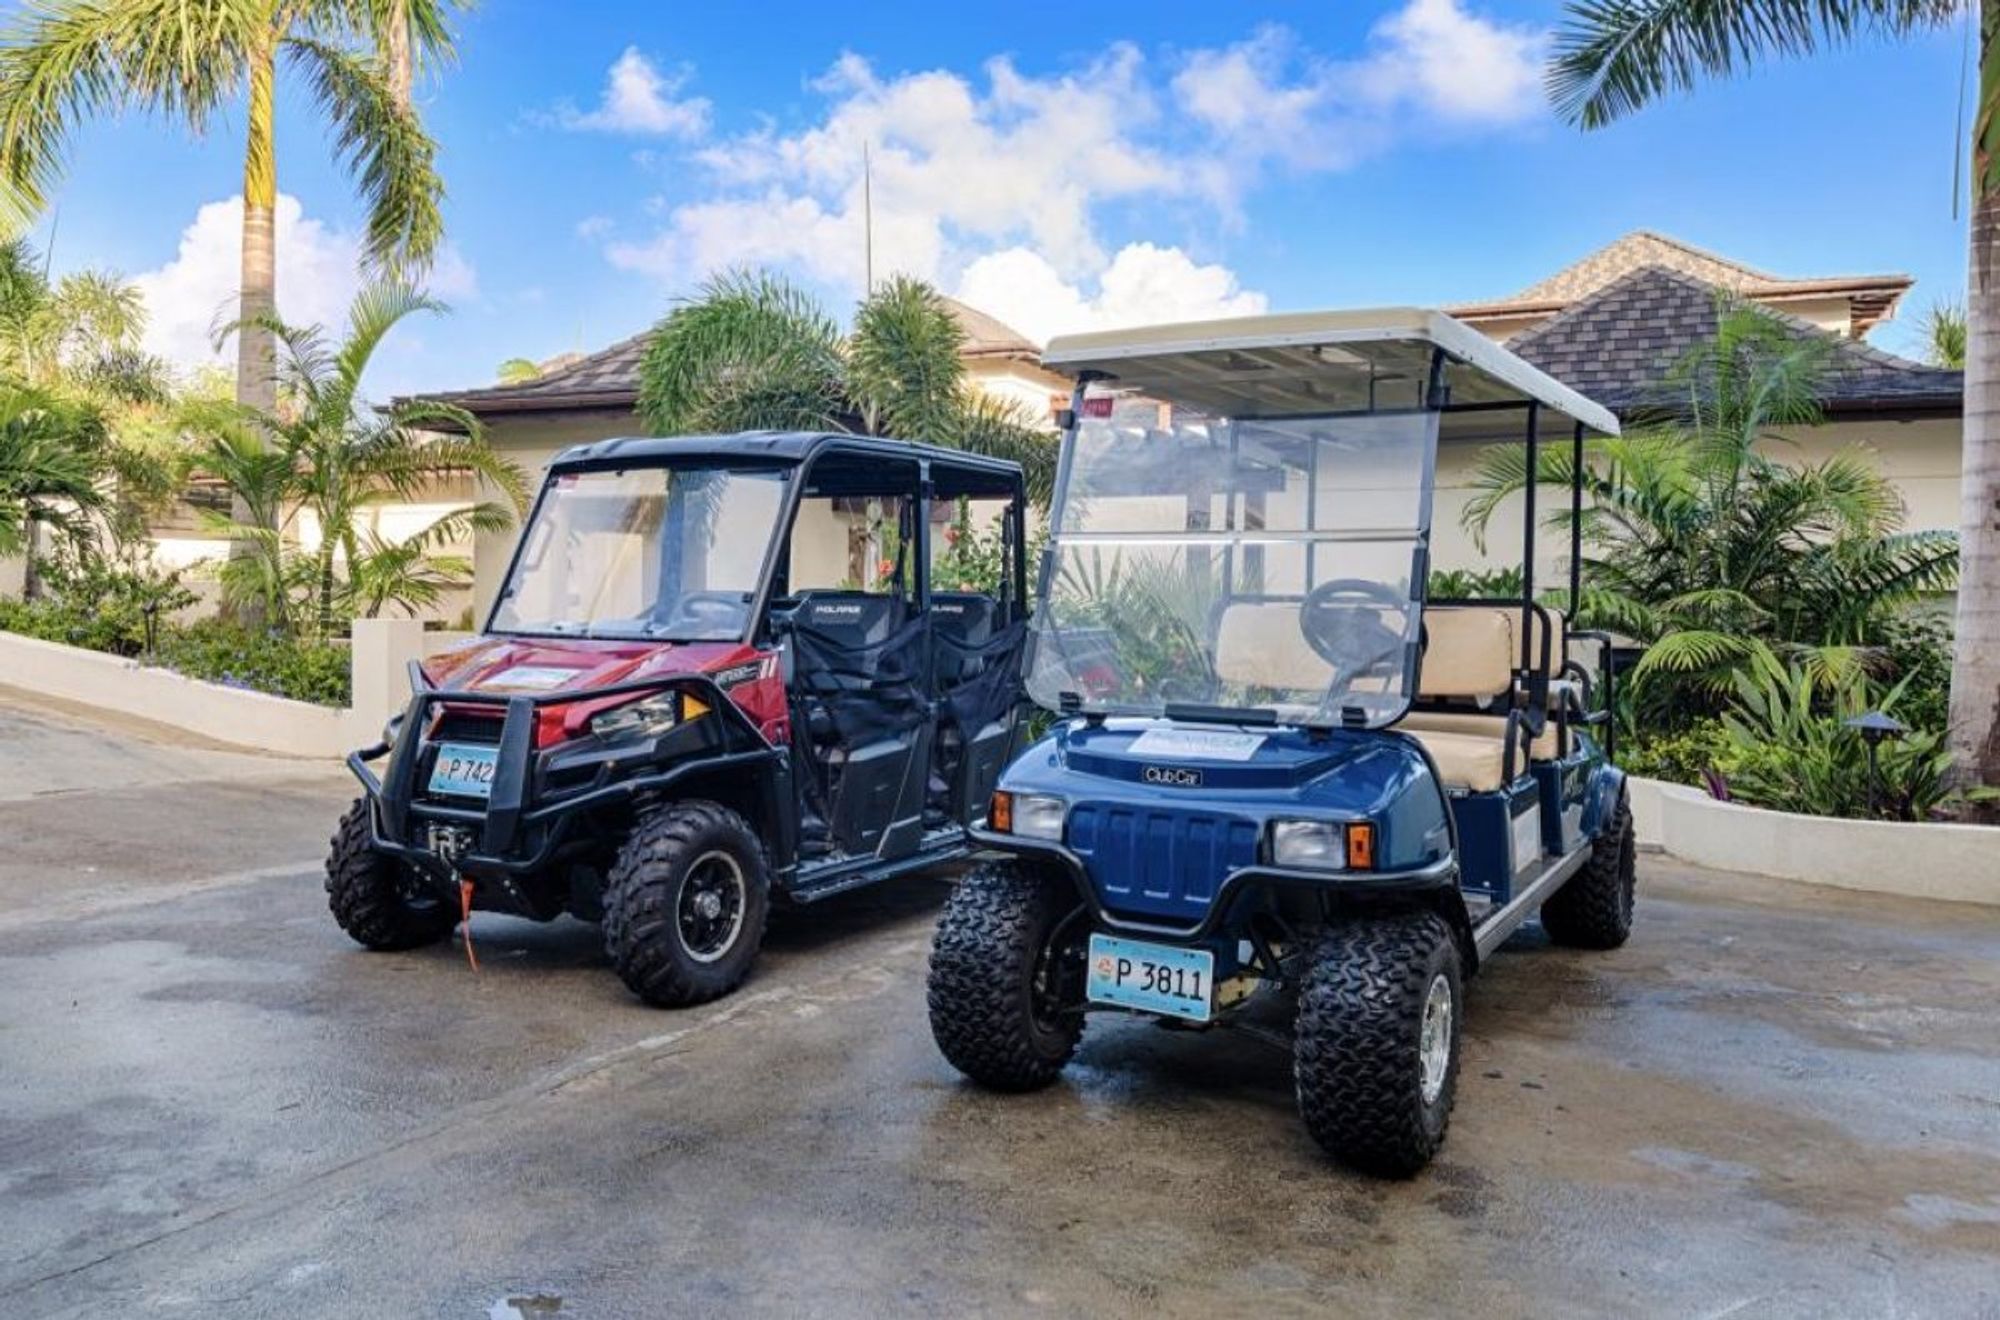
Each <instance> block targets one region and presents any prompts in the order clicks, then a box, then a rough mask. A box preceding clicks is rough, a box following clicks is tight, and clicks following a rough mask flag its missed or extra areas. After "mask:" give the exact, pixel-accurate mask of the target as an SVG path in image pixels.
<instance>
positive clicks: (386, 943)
mask: <svg viewBox="0 0 2000 1320" xmlns="http://www.w3.org/2000/svg"><path fill="white" fill-rule="evenodd" d="M370 811H371V808H370V806H369V804H368V799H367V798H356V799H355V801H354V805H353V806H351V807H349V808H348V809H347V814H346V815H345V816H342V817H341V818H340V825H339V827H338V828H337V829H335V831H334V834H333V842H332V847H331V849H330V850H329V851H328V853H327V855H326V905H327V907H328V908H330V909H332V911H333V919H334V920H335V921H337V922H339V923H340V928H341V929H342V930H344V931H346V932H347V933H348V935H349V936H351V937H352V938H353V940H354V942H355V943H357V944H362V945H366V946H367V947H368V948H371V949H376V950H381V951H385V952H386V951H393V950H399V949H416V948H421V947H423V946H424V945H426V944H435V943H437V942H438V941H439V940H441V939H443V938H444V937H445V936H447V935H449V934H451V932H452V928H453V927H454V926H456V925H458V912H457V910H456V909H454V908H453V907H452V906H451V904H449V903H447V902H446V901H444V900H443V899H442V898H441V897H439V896H438V895H437V894H436V893H435V892H434V891H432V889H431V888H430V886H428V885H427V884H426V883H425V882H424V880H423V878H422V877H421V876H419V875H417V873H416V872H415V871H414V870H413V869H412V868H411V867H410V866H409V865H408V864H407V863H405V862H402V861H399V860H397V859H396V858H394V857H390V856H387V855H385V854H383V853H379V852H377V851H375V841H374V838H373V836H372V831H371V829H370V822H369V813H370Z"/></svg>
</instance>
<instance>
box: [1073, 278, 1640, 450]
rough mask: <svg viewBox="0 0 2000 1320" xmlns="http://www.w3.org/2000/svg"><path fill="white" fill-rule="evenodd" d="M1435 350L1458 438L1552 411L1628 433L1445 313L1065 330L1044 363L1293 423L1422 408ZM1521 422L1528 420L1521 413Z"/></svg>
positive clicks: (1558, 425)
mask: <svg viewBox="0 0 2000 1320" xmlns="http://www.w3.org/2000/svg"><path fill="white" fill-rule="evenodd" d="M1435 350H1443V352H1444V354H1445V355H1446V357H1447V359H1448V360H1449V362H1450V363H1451V368H1450V370H1449V373H1448V377H1447V380H1448V383H1449V385H1450V391H1451V392H1450V403H1449V405H1448V406H1447V407H1446V408H1445V409H1444V411H1445V413H1446V415H1447V426H1446V434H1447V435H1448V436H1452V437H1457V436H1461V435H1462V436H1465V437H1468V438H1469V437H1471V436H1473V435H1475V434H1479V433H1484V432H1489V431H1490V432H1497V433H1506V432H1508V431H1511V432H1512V433H1513V434H1514V435H1516V436H1518V435H1519V433H1520V432H1519V426H1518V423H1515V422H1508V421H1503V420H1502V419H1501V418H1498V417H1489V418H1488V419H1487V420H1486V421H1485V422H1483V423H1482V422H1475V421H1473V420H1472V419H1474V418H1476V417H1478V416H1479V415H1480V414H1482V413H1493V412H1496V411H1499V412H1502V415H1503V416H1504V415H1505V410H1507V409H1508V408H1509V407H1510V405H1512V406H1519V405H1525V404H1527V403H1529V402H1534V403H1538V404H1540V405H1541V426H1540V428H1539V429H1541V430H1543V431H1547V432H1551V433H1555V432H1562V431H1567V430H1569V429H1571V427H1572V426H1573V425H1574V424H1575V423H1578V422H1581V423H1582V424H1583V425H1584V426H1585V427H1586V428H1587V429H1589V430H1592V431H1596V432H1599V433H1601V434H1605V435H1616V434H1617V433H1618V419H1617V418H1616V417H1614V416H1612V414H1611V412H1610V410H1608V409H1606V408H1604V407H1602V406H1601V405H1599V404H1596V403H1593V402H1591V401H1590V400H1589V399H1586V398H1585V397H1584V396H1583V395H1581V394H1578V393H1577V392H1576V391H1575V390H1573V389H1571V388H1569V387H1568V386H1567V385H1564V384H1562V383H1561V382H1560V381H1557V380H1556V379H1554V378H1553V377H1551V376H1549V375H1547V374H1546V373H1544V372H1542V371H1540V370H1537V369H1536V368H1534V367H1532V366H1530V365H1528V364H1527V363H1526V362H1524V361H1522V360H1521V359H1520V358H1518V357H1516V356H1514V355H1513V354H1512V353H1510V352H1508V351H1507V350H1506V349H1505V348H1503V347H1501V346H1500V345H1499V344H1496V343H1494V342H1493V341H1492V340H1491V339H1488V338H1487V337H1486V336H1485V335H1483V334H1480V333H1479V332H1478V331H1477V330H1474V329H1473V328H1472V327H1470V326H1468V325H1465V324H1464V323H1463V322H1460V321H1456V320H1453V319H1452V318H1451V317H1449V316H1446V315H1445V314H1444V313H1442V312H1434V311H1428V310H1425V309H1423V308H1418V307H1381V308H1372V309H1368V310H1363V311H1351V312H1289V313H1285V314H1282V315H1277V316H1248V317H1239V318H1234V319H1231V320H1224V321H1185V322H1181V323H1178V324H1174V325H1157V326H1143V327H1138V328H1134V329H1129V330H1102V331H1096V332H1093V333H1090V334H1079V335H1062V336H1059V337H1058V338H1056V339H1053V340H1051V341H1050V342H1049V346H1048V349H1047V351H1046V352H1044V353H1043V354H1042V361H1043V363H1044V364H1045V365H1046V366H1048V367H1050V368H1052V369H1054V370H1057V371H1061V372H1065V373H1067V374H1069V375H1072V376H1074V375H1080V374H1082V373H1083V372H1094V373H1098V374H1099V375H1101V376H1105V377H1109V378H1111V380H1112V381H1113V382H1114V383H1115V384H1116V385H1117V386H1118V387H1120V388H1127V389H1132V390H1135V391H1137V392H1139V393H1140V394H1143V395H1146V396H1148V397H1150V398H1155V399H1160V400H1163V401H1165V402H1169V403H1177V404H1182V405H1184V406H1187V407H1191V408H1198V409H1200V410H1202V411H1204V412H1208V413H1212V414H1214V415H1217V416H1224V417H1237V418H1248V417H1264V418H1270V417H1285V416H1301V415H1315V414H1317V415H1324V414H1328V413H1338V412H1372V411H1376V410H1379V409H1384V408H1410V407H1414V406H1418V405H1419V404H1420V403H1421V401H1422V397H1423V393H1424V383H1425V381H1426V379H1427V378H1428V375H1429V371H1430V365H1431V360H1432V356H1433V353H1434V351H1435ZM1514 416H1516V417H1518V416H1519V414H1518V413H1516V414H1514Z"/></svg>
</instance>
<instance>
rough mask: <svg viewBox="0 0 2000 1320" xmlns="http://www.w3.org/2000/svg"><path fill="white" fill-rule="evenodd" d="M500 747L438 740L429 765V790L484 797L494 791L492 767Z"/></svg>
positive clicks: (455, 795)
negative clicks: (435, 754) (434, 758)
mask: <svg viewBox="0 0 2000 1320" xmlns="http://www.w3.org/2000/svg"><path fill="white" fill-rule="evenodd" d="M499 764H500V749H499V748H497V747H481V746H479V745H478V744H477V743H439V744H438V749H437V760H436V761H435V762H434V763H433V764H432V765H431V792H433V793H449V794H451V795H452V796H453V797H471V798H483V797H491V796H492V794H493V771H494V770H495V769H496V768H497V767H498V766H499Z"/></svg>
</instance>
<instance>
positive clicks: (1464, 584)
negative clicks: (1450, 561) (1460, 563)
mask: <svg viewBox="0 0 2000 1320" xmlns="http://www.w3.org/2000/svg"><path fill="white" fill-rule="evenodd" d="M1523 581H1524V579H1523V577H1522V575H1521V570H1520V569H1519V568H1517V567H1515V566H1514V565H1512V564H1506V565H1503V566H1501V567H1499V568H1434V569H1432V570H1431V572H1430V578H1429V580H1428V582H1427V583H1426V585H1425V594H1426V595H1428V596H1429V597H1430V598H1431V599H1432V600H1519V599H1520V598H1521V586H1522V583H1523Z"/></svg>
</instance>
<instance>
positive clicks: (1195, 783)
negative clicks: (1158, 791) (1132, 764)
mask: <svg viewBox="0 0 2000 1320" xmlns="http://www.w3.org/2000/svg"><path fill="white" fill-rule="evenodd" d="M1140 775H1141V777H1142V778H1143V779H1145V781H1146V782H1147V783H1149V784H1161V785H1164V786H1165V787H1167V788H1200V787H1201V771H1199V770H1190V769H1188V768H1187V767H1186V766H1184V765H1149V766H1147V767H1146V768H1145V769H1144V770H1143V771H1141V772H1140Z"/></svg>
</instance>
